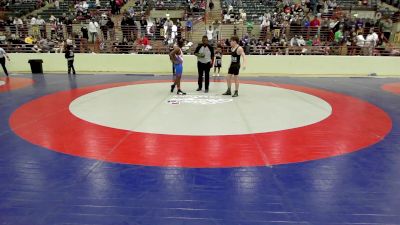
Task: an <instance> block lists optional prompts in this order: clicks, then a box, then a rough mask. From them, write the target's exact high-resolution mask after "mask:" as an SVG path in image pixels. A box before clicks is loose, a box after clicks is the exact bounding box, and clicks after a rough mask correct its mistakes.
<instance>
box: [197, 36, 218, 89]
mask: <svg viewBox="0 0 400 225" xmlns="http://www.w3.org/2000/svg"><path fill="white" fill-rule="evenodd" d="M194 55H195V56H197V71H198V80H197V84H198V88H197V90H196V91H201V89H202V88H203V74H204V76H205V82H204V86H205V92H206V93H207V92H208V88H209V85H210V69H211V67H212V65H213V60H214V48H213V47H212V46H210V45H209V44H208V37H207V36H203V38H202V44H199V45H198V46H197V48H196V50H195V51H194Z"/></svg>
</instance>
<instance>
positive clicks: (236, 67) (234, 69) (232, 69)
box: [228, 65, 240, 75]
mask: <svg viewBox="0 0 400 225" xmlns="http://www.w3.org/2000/svg"><path fill="white" fill-rule="evenodd" d="M239 70H240V65H231V66H230V67H229V70H228V74H233V75H239Z"/></svg>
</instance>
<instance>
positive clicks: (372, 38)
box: [365, 28, 379, 55]
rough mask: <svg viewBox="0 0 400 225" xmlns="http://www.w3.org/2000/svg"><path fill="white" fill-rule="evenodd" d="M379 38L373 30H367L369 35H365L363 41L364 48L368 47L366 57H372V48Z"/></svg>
mask: <svg viewBox="0 0 400 225" xmlns="http://www.w3.org/2000/svg"><path fill="white" fill-rule="evenodd" d="M378 40H379V37H378V35H377V34H376V33H375V31H374V28H371V29H370V30H369V34H368V35H367V38H366V40H365V46H367V47H369V48H368V55H372V53H373V52H374V48H375V46H376V44H377V43H378Z"/></svg>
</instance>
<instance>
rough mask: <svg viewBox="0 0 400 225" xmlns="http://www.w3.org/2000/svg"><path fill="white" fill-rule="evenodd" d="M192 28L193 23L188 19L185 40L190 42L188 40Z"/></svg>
mask: <svg viewBox="0 0 400 225" xmlns="http://www.w3.org/2000/svg"><path fill="white" fill-rule="evenodd" d="M192 27H193V22H192V19H191V18H189V19H188V20H187V21H186V39H187V40H190V38H191V34H192Z"/></svg>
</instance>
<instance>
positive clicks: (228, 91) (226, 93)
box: [222, 89, 232, 95]
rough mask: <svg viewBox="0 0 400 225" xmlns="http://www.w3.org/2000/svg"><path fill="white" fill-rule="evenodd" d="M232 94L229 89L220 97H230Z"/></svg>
mask: <svg viewBox="0 0 400 225" xmlns="http://www.w3.org/2000/svg"><path fill="white" fill-rule="evenodd" d="M231 94H232V93H231V90H230V89H228V90H227V91H226V92H225V93H223V94H222V95H231Z"/></svg>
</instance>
